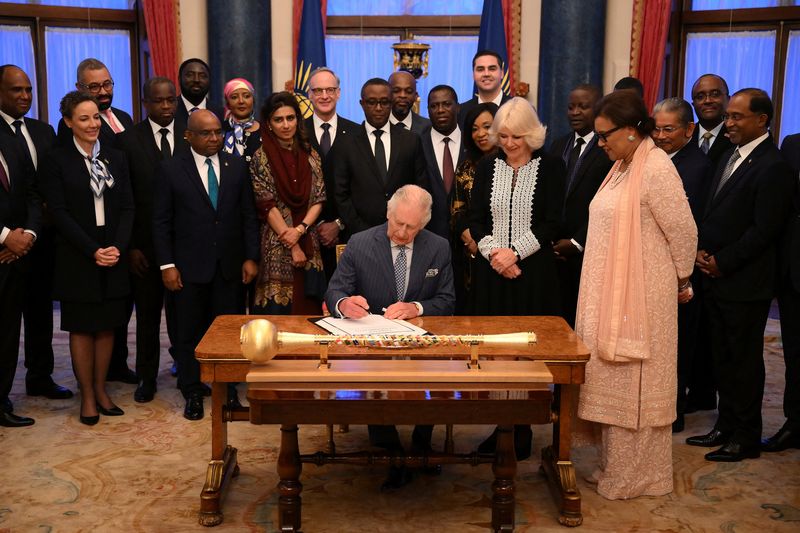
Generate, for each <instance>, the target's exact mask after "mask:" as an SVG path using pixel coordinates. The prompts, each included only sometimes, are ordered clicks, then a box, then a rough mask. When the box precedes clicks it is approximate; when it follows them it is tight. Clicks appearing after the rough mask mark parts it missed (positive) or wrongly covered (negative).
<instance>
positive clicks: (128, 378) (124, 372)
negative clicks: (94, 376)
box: [106, 367, 139, 385]
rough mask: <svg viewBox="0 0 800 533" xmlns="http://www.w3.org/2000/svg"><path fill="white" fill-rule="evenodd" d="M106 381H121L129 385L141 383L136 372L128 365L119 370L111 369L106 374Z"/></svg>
mask: <svg viewBox="0 0 800 533" xmlns="http://www.w3.org/2000/svg"><path fill="white" fill-rule="evenodd" d="M106 381H121V382H122V383H127V384H129V385H136V384H137V383H139V378H138V377H136V372H134V371H133V370H131V369H130V368H128V367H125V368H120V369H119V370H113V371H111V370H109V371H108V375H106Z"/></svg>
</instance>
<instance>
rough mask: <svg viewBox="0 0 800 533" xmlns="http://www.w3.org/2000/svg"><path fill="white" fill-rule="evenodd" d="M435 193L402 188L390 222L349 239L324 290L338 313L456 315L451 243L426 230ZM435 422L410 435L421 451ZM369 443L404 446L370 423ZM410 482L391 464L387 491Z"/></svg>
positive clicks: (398, 316)
mask: <svg viewBox="0 0 800 533" xmlns="http://www.w3.org/2000/svg"><path fill="white" fill-rule="evenodd" d="M431 204H432V198H431V195H430V193H428V192H427V191H425V190H424V189H422V188H421V187H417V186H414V185H406V186H403V187H401V188H399V189H398V190H397V191H396V192H395V193H394V194H393V195H392V198H391V199H390V200H389V205H388V212H387V215H388V221H387V222H385V223H384V224H381V225H380V226H376V227H373V228H370V229H368V230H365V231H363V232H360V233H357V234H355V235H353V237H351V238H350V241H349V242H348V243H347V248H346V249H345V251H344V253H343V254H342V257H341V259H340V260H339V266H338V267H337V269H336V272H334V274H333V277H332V278H331V281H330V284H329V285H328V291H327V292H326V294H325V302H326V303H327V305H328V309H331V310H332V313H333V314H334V315H335V316H339V317H347V318H361V317H363V316H365V315H366V314H367V313H368V311H369V310H372V312H373V313H380V312H382V311H383V314H384V316H385V317H386V318H390V319H404V320H405V319H411V318H414V317H416V316H420V315H452V314H453V311H454V309H455V289H454V288H453V270H452V267H451V264H450V245H449V243H448V242H447V241H446V240H445V239H442V238H441V237H439V236H438V235H435V234H434V233H431V232H430V231H428V230H425V229H423V228H424V227H425V225H426V224H427V223H428V221H429V220H430V217H431ZM432 431H433V426H417V427H415V428H414V433H413V434H412V437H411V442H412V448H413V449H414V450H415V451H417V452H425V451H429V450H430V448H431V433H432ZM369 434H370V442H371V443H372V444H373V445H375V446H380V447H383V448H387V449H389V450H390V451H393V452H395V453H396V454H398V455H401V454H402V451H403V447H402V445H401V444H400V437H399V436H398V434H397V430H396V429H395V427H394V426H369ZM408 480H409V476H408V473H407V472H406V470H405V468H403V467H392V468H391V469H390V470H389V477H388V478H387V479H386V481H385V482H384V484H383V487H382V488H383V489H394V488H398V487H400V486H402V485H404V484H405V483H407V482H408Z"/></svg>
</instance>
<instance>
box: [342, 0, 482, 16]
mask: <svg viewBox="0 0 800 533" xmlns="http://www.w3.org/2000/svg"><path fill="white" fill-rule="evenodd" d="M482 8H483V0H460V1H458V2H431V1H430V0H382V1H381V2H376V1H374V0H328V15H351V16H352V15H364V16H370V15H480V14H481V9H482Z"/></svg>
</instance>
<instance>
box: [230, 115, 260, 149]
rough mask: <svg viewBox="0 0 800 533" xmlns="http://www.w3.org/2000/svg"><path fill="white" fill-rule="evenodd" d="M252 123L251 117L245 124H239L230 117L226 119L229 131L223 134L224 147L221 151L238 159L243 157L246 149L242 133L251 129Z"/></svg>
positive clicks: (252, 118)
mask: <svg viewBox="0 0 800 533" xmlns="http://www.w3.org/2000/svg"><path fill="white" fill-rule="evenodd" d="M254 121H255V120H254V117H253V116H251V117H250V118H249V119H247V122H239V121H237V120H236V119H235V118H233V117H232V116H231V117H228V124H229V125H230V127H231V129H229V130H228V131H226V132H225V146H223V148H222V149H223V150H225V152H226V153H229V154H233V155H238V156H239V157H241V156H243V155H244V149H245V147H246V143H245V140H244V132H246V131H247V130H249V129H250V128H252V127H253V122H254Z"/></svg>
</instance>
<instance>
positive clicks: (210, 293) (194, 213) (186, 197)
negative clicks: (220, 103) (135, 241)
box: [153, 109, 259, 420]
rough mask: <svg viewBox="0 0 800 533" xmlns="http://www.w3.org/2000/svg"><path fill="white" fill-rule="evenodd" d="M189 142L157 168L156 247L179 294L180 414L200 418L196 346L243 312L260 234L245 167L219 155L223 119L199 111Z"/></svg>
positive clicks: (235, 159) (255, 269)
mask: <svg viewBox="0 0 800 533" xmlns="http://www.w3.org/2000/svg"><path fill="white" fill-rule="evenodd" d="M185 137H186V141H187V142H188V143H189V145H190V149H189V150H182V151H181V150H179V151H178V152H175V153H174V155H173V157H171V158H167V159H164V160H162V161H161V163H160V164H159V166H158V170H157V173H156V179H155V183H156V185H155V204H154V206H153V247H154V249H155V257H156V262H157V263H156V264H158V265H159V269H160V270H161V279H162V281H163V283H164V286H165V287H166V289H167V290H169V291H171V292H172V294H173V295H174V302H175V318H176V346H175V359H176V361H177V363H178V388H179V389H180V390H181V393H182V394H183V396H184V398H185V399H186V406H185V408H184V411H183V416H184V417H185V418H186V419H188V420H200V419H201V418H203V415H204V411H203V394H204V390H203V384H202V383H201V381H200V365H199V364H198V362H197V359H195V358H194V347H195V346H197V344H198V343H199V342H200V339H201V337H202V336H203V334H204V333H205V331H206V330H207V329H208V327H209V326H210V325H211V322H212V321H213V320H214V318H215V317H216V316H217V315H222V314H232V315H237V314H243V313H244V285H246V284H247V283H250V282H251V281H252V280H253V278H255V276H256V274H257V273H258V257H259V246H258V243H259V233H258V218H257V216H256V209H255V201H254V200H253V188H252V187H251V186H250V178H249V175H248V171H247V166H246V165H245V162H244V159H243V158H240V157H235V156H232V155H230V154H227V153H225V152H221V151H220V150H222V140H223V139H222V126H221V125H220V122H219V119H218V118H217V117H216V116H215V115H214V113H212V112H211V111H209V110H207V109H201V110H198V111H195V112H194V113H192V115H191V116H190V117H189V124H188V125H187V128H186V133H185ZM222 190H224V191H225V194H220V191H222ZM232 392H233V391H229V393H232Z"/></svg>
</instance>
